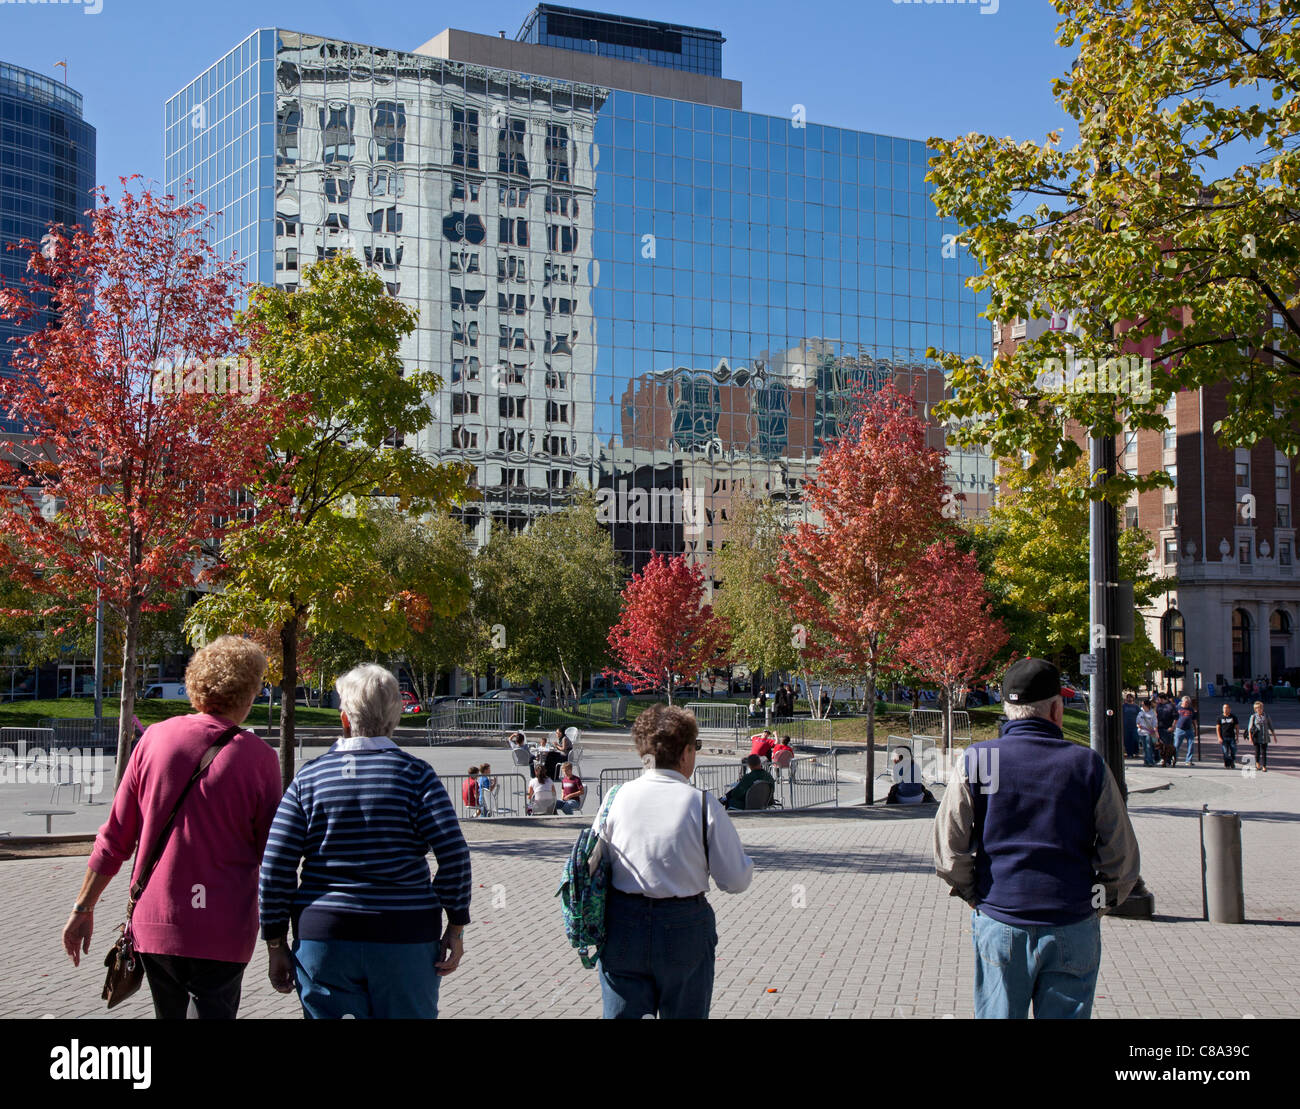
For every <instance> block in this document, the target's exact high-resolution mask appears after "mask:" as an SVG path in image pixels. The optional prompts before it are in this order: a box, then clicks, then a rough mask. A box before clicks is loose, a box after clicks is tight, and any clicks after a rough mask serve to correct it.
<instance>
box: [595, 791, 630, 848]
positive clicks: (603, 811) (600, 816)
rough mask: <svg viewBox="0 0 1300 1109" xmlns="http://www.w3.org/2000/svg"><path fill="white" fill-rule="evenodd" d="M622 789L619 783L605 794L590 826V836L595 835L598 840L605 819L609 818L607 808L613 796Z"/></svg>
mask: <svg viewBox="0 0 1300 1109" xmlns="http://www.w3.org/2000/svg"><path fill="white" fill-rule="evenodd" d="M622 788H623V783H622V782H619V783H618V785H616V786H614V787H613V788H612V789H611V790H610V791H609V792H608V793H607V794H605V801H604V804H602V805H601V806H600V812H598V813H597V814H596V821H595V823H594V824H592V826H591V831H592V834H593V835H595V836H596V838H597V839H599V838H600V834H601V832H603V831H604V830H605V818H606V817H607V816H609V806H610V805H611V804H612V803H613V801H614V794H616V793H617V792H618V791H619V790H620V789H622Z"/></svg>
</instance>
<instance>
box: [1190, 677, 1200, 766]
mask: <svg viewBox="0 0 1300 1109" xmlns="http://www.w3.org/2000/svg"><path fill="white" fill-rule="evenodd" d="M1192 678H1193V680H1194V681H1195V683H1196V697H1195V698H1194V700H1193V702H1192V711H1193V712H1195V713H1196V761H1197V762H1200V761H1201V668H1200V667H1199V666H1198V667H1196V668H1195V669H1194V670H1193V671H1192Z"/></svg>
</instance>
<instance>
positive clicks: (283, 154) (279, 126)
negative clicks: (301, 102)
mask: <svg viewBox="0 0 1300 1109" xmlns="http://www.w3.org/2000/svg"><path fill="white" fill-rule="evenodd" d="M301 125H302V112H301V111H299V109H298V106H297V105H296V104H289V105H286V106H285V107H283V108H281V109H280V116H279V119H277V120H276V122H275V164H276V165H279V166H284V165H292V164H293V163H294V162H296V161H297V160H298V128H299V127H300V126H301Z"/></svg>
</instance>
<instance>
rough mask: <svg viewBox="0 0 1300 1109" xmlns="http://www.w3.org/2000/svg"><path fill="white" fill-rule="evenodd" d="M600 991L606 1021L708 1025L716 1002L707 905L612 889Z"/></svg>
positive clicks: (712, 928) (714, 939)
mask: <svg viewBox="0 0 1300 1109" xmlns="http://www.w3.org/2000/svg"><path fill="white" fill-rule="evenodd" d="M605 936H606V939H605V947H604V950H603V951H602V952H601V956H600V987H601V994H602V997H603V1001H604V1016H605V1019H606V1020H610V1019H615V1020H637V1019H639V1018H640V1017H643V1016H647V1015H656V1016H659V1017H660V1018H662V1019H665V1020H672V1019H685V1020H705V1019H707V1018H708V1015H709V1004H710V1002H711V1001H712V1000H713V960H714V952H715V951H716V950H717V947H718V932H717V925H716V922H715V920H714V916H713V909H712V908H710V906H709V903H708V902H707V901H705V900H704V898H702V897H701V898H700V899H699V900H695V899H690V900H676V899H673V900H653V899H651V898H647V897H630V896H628V895H627V894H623V893H619V892H618V890H614V889H611V890H610V891H609V898H608V900H607V901H606V902H605Z"/></svg>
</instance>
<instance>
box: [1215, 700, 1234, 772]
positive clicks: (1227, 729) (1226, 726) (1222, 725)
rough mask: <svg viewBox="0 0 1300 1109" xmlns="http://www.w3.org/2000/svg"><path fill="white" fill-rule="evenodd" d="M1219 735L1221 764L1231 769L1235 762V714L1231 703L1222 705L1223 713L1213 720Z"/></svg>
mask: <svg viewBox="0 0 1300 1109" xmlns="http://www.w3.org/2000/svg"><path fill="white" fill-rule="evenodd" d="M1214 731H1215V734H1217V735H1218V737H1219V750H1221V751H1222V752H1223V765H1224V766H1226V767H1227V768H1228V769H1229V770H1232V769H1233V768H1234V767H1235V766H1236V764H1237V716H1236V713H1234V712H1233V711H1232V706H1231V705H1224V706H1223V715H1221V716H1220V717H1219V719H1218V720H1216V721H1215V722H1214Z"/></svg>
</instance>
